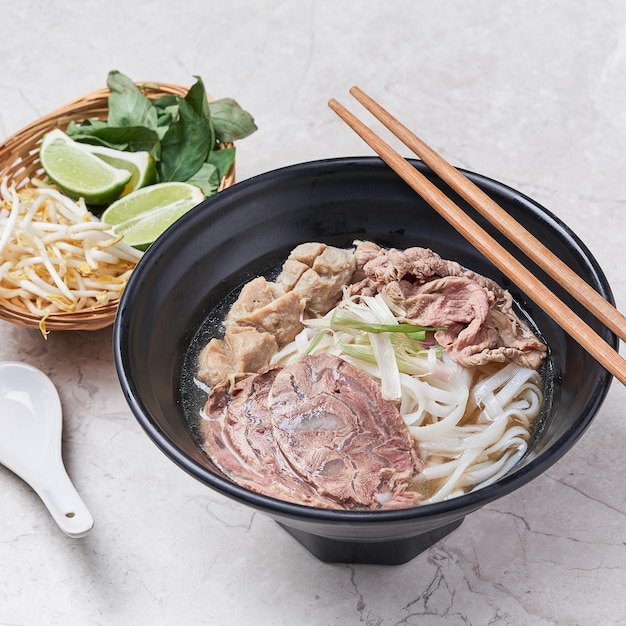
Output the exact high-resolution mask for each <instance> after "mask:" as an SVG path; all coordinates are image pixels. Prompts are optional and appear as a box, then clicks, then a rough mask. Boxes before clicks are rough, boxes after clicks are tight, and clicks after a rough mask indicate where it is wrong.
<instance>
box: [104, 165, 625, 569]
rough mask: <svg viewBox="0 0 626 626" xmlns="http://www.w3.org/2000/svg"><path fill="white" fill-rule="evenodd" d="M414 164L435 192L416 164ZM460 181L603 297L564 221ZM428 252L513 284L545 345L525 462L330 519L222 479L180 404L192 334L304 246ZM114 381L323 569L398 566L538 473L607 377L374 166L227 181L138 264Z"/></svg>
mask: <svg viewBox="0 0 626 626" xmlns="http://www.w3.org/2000/svg"><path fill="white" fill-rule="evenodd" d="M413 165H414V166H415V167H417V168H418V169H419V170H420V171H422V172H423V173H424V174H426V175H427V176H428V177H429V178H430V179H431V180H433V182H435V183H436V184H437V185H439V186H441V187H442V188H445V186H444V185H443V183H441V181H439V179H438V178H437V177H435V176H434V175H432V174H430V173H429V171H428V170H427V168H426V167H425V166H424V165H423V164H422V163H421V162H418V161H414V162H413ZM466 174H467V175H468V176H469V177H470V178H471V179H472V180H473V181H474V182H475V183H476V184H478V185H479V186H480V187H481V188H482V189H483V190H484V191H486V192H487V193H488V194H489V195H491V196H492V197H493V198H494V199H495V200H496V201H497V202H499V203H500V204H501V205H502V206H503V207H504V208H505V209H506V210H507V211H509V212H510V213H511V214H512V215H513V217H515V218H516V219H517V220H518V221H519V222H521V223H522V224H524V225H525V226H526V227H527V228H529V229H530V230H531V231H532V232H533V233H534V234H535V236H536V237H538V238H539V239H540V240H542V241H543V242H544V243H545V244H546V245H547V246H548V247H549V248H550V249H552V250H553V251H554V252H555V253H556V254H557V255H558V256H559V257H561V258H562V259H563V260H564V261H565V262H566V263H567V264H568V265H569V266H570V267H571V268H572V269H573V270H574V271H576V272H577V273H579V274H580V275H581V276H583V277H584V278H585V279H586V280H587V281H588V282H589V283H590V284H591V285H592V286H593V287H594V288H595V289H597V290H598V291H599V292H600V293H601V294H602V295H603V296H604V297H605V298H607V299H608V300H610V301H612V293H611V290H610V287H609V285H608V284H607V281H606V278H605V276H604V275H603V273H602V271H601V269H600V268H599V267H598V264H597V263H596V261H595V260H594V259H593V257H592V256H591V254H590V253H589V251H588V250H587V249H586V248H585V246H584V245H583V244H582V243H581V241H580V240H579V239H578V237H576V235H574V234H573V233H572V232H571V231H570V230H569V229H568V228H567V226H565V225H564V224H563V223H562V222H561V221H559V220H558V219H557V218H556V217H555V216H554V215H552V214H551V213H549V212H548V211H547V210H546V209H544V208H543V207H541V206H539V205H538V204H537V203H535V202H533V201H532V200H530V199H529V198H527V197H525V196H524V195H522V194H521V193H519V192H517V191H515V190H513V189H511V188H509V187H506V186H504V185H502V184H500V183H497V182H495V181H493V180H490V179H487V178H484V177H482V176H479V175H477V174H472V173H469V172H466ZM446 191H447V192H448V193H449V194H450V195H451V196H452V197H453V198H455V199H456V201H457V202H458V203H459V204H460V205H461V206H462V207H464V208H466V209H467V210H468V212H469V213H470V214H471V215H472V217H474V219H476V220H477V221H478V222H479V223H480V224H481V225H483V227H485V228H486V230H488V231H489V232H490V233H492V234H493V236H494V237H495V238H496V239H497V240H499V241H500V242H501V243H502V244H503V245H505V247H507V248H509V249H510V250H511V251H512V252H513V253H514V254H516V255H517V256H518V258H519V259H520V260H521V261H522V262H523V263H525V264H527V265H528V267H529V268H530V269H531V271H534V272H535V273H536V275H537V276H538V277H539V278H540V279H541V280H542V281H544V282H545V283H546V284H547V285H548V286H549V287H550V288H551V289H552V290H553V291H554V292H555V293H556V294H557V295H558V296H559V297H561V298H562V299H563V300H564V301H565V302H566V303H568V304H569V305H570V306H571V307H572V308H573V309H574V310H575V311H576V312H577V313H578V314H579V315H580V316H581V317H582V318H583V319H584V320H585V321H586V322H587V323H588V324H589V325H590V326H592V327H593V328H594V329H595V330H596V331H597V332H598V333H599V334H600V335H601V336H602V337H603V338H604V339H606V340H607V341H608V342H609V343H610V344H611V345H613V346H615V347H616V346H617V339H616V337H615V336H614V335H613V334H612V333H611V332H609V331H607V330H606V329H605V328H604V327H603V326H602V325H601V324H599V323H598V322H596V321H595V319H594V318H593V317H592V316H591V315H589V314H588V313H586V312H585V311H584V310H583V309H582V307H580V306H578V305H577V304H576V302H574V301H573V299H572V298H571V297H570V296H568V295H567V294H566V293H565V292H564V291H563V289H562V288H561V287H560V286H559V285H558V284H556V283H555V282H554V281H553V280H552V279H550V278H549V277H548V276H547V275H545V274H544V273H543V272H542V271H540V270H539V269H537V268H536V267H535V266H534V265H533V264H532V263H530V262H529V261H528V259H526V258H525V257H524V256H523V255H522V254H521V253H519V252H518V251H517V252H515V251H514V249H513V247H512V246H511V245H510V244H508V243H507V242H506V241H505V240H504V238H503V237H502V236H501V235H499V234H498V233H497V232H495V230H494V229H493V228H491V227H490V226H489V225H488V224H487V223H486V222H485V220H483V219H482V218H480V216H479V215H478V214H477V213H476V212H475V211H473V210H472V209H470V208H469V207H467V205H466V204H465V203H464V202H463V201H461V200H460V199H459V198H458V197H456V196H455V195H454V194H453V193H451V192H450V190H448V189H446ZM354 239H369V240H372V241H375V242H377V243H379V244H381V245H383V246H393V247H398V248H406V247H409V246H414V245H418V246H423V247H429V248H431V249H433V250H434V251H436V252H437V253H439V254H440V255H441V256H443V257H444V258H450V259H455V260H457V261H459V262H460V263H461V264H463V265H464V266H466V267H468V268H471V269H473V270H475V271H477V272H479V273H481V274H484V275H487V276H490V277H491V278H493V279H495V280H496V281H498V282H499V283H500V284H501V285H503V286H504V287H506V288H508V289H510V291H511V292H512V294H513V296H514V298H515V300H516V301H517V303H518V304H519V306H520V309H521V311H522V312H523V313H524V314H526V315H528V316H529V317H530V319H532V320H533V321H534V323H535V324H536V326H537V328H538V330H539V332H540V333H541V335H542V336H543V337H544V338H545V339H546V341H547V342H548V345H549V347H550V364H551V366H552V368H553V379H552V380H553V387H554V393H553V395H552V402H551V404H550V405H549V406H548V407H547V410H546V415H544V419H543V427H542V428H541V430H540V431H539V432H538V433H536V436H535V437H534V440H533V442H532V445H531V446H530V448H529V452H528V453H527V455H526V457H525V458H524V459H522V461H521V462H520V463H519V464H518V465H517V467H515V468H514V470H513V471H511V472H510V473H509V474H508V475H507V476H505V477H503V478H502V479H500V480H499V481H497V482H496V483H495V484H493V485H491V486H488V487H485V488H483V489H481V490H478V491H476V492H474V493H470V494H467V495H464V496H460V497H457V498H454V499H450V500H448V501H445V502H441V503H437V504H430V505H426V506H421V507H415V508H409V509H401V510H393V511H374V512H363V511H336V510H325V509H317V508H313V507H307V506H299V505H295V504H289V503H286V502H282V501H280V500H275V499H273V498H270V497H266V496H263V495H260V494H257V493H253V492H250V491H248V490H246V489H244V488H242V487H239V486H238V485H236V484H234V483H233V482H231V481H230V480H228V479H227V478H225V477H224V476H223V475H222V474H220V472H219V471H217V470H216V469H215V467H214V466H213V465H212V464H211V462H210V461H209V460H208V459H207V458H206V456H205V455H204V454H203V453H202V451H201V450H200V448H199V446H198V443H197V440H196V439H195V437H194V434H193V431H192V429H191V428H190V427H189V425H188V420H187V418H186V414H185V410H184V408H183V407H184V397H185V394H186V393H187V392H188V390H186V389H185V384H184V383H183V382H182V372H183V364H184V361H185V358H186V354H187V352H188V350H190V346H192V343H193V339H194V335H195V334H196V333H197V332H198V329H199V328H200V327H201V326H202V324H203V322H204V321H205V319H207V317H208V316H209V315H210V314H211V312H212V311H213V310H214V309H215V307H216V305H218V303H219V302H220V301H222V300H223V299H224V298H226V297H227V296H229V294H232V293H233V291H235V290H237V289H238V288H239V287H240V286H241V285H242V284H243V283H244V282H246V281H247V280H249V279H251V278H253V277H254V276H257V275H259V274H264V273H268V272H271V271H272V269H274V268H275V267H276V266H277V265H278V264H279V263H280V262H282V260H284V258H285V257H286V256H287V254H288V252H289V251H290V250H291V249H292V248H293V247H294V246H295V245H297V244H299V243H302V242H305V241H322V242H325V243H328V244H332V245H337V246H349V245H351V243H352V242H353V240H354ZM114 351H115V364H116V368H117V372H118V376H119V379H120V382H121V385H122V388H123V391H124V394H125V396H126V398H127V400H128V403H129V405H130V407H131V409H132V411H133V413H134V414H135V416H136V418H137V420H138V421H139V423H140V424H141V426H142V427H143V428H144V430H145V431H146V433H147V434H148V436H149V437H150V438H151V439H152V440H153V441H154V442H155V444H156V445H157V446H158V447H159V448H160V449H161V450H162V451H163V452H164V453H165V454H166V455H167V456H168V457H169V458H170V459H171V460H172V461H173V462H174V463H176V464H177V465H178V466H179V467H181V468H182V469H183V470H185V471H186V472H188V473H189V474H190V475H191V476H193V477H194V478H196V479H198V480H199V481H201V482H202V483H204V484H205V485H207V486H208V487H211V488H212V489H215V490H217V491H219V492H220V493H222V494H224V495H226V496H228V497H230V498H232V499H234V500H236V501H238V502H240V503H243V504H245V505H248V506H251V507H253V508H254V509H256V510H259V511H262V512H264V513H265V514H267V515H269V516H270V517H271V518H273V519H274V520H275V521H276V522H278V523H279V524H280V525H281V526H283V527H284V528H285V529H286V530H287V531H288V532H289V533H291V534H292V535H293V536H294V537H295V538H296V539H297V540H298V541H300V542H301V543H302V544H303V545H304V546H305V547H306V548H308V549H309V550H310V551H311V552H312V553H313V554H315V555H316V556H317V557H318V558H320V559H322V560H324V561H333V562H361V563H379V564H398V563H403V562H406V561H407V560H409V559H411V558H413V557H414V556H416V555H417V554H418V553H419V552H421V551H423V550H424V549H426V548H427V547H429V546H430V545H432V544H433V543H434V542H436V541H437V540H439V539H440V538H441V537H443V536H444V535H446V534H447V533H449V532H450V531H451V530H453V529H454V528H456V527H457V526H458V525H459V524H460V523H461V522H462V521H463V518H464V516H465V515H467V514H468V513H471V512H472V511H475V510H476V509H478V508H480V507H482V506H483V505H485V504H486V503H488V502H491V501H493V500H495V499H497V498H500V497H502V496H504V495H506V494H508V493H510V492H512V491H513V490H515V489H517V488H519V487H520V486H522V485H524V484H526V483H528V482H529V481H530V480H532V479H533V478H535V477H536V476H538V475H539V474H541V473H542V472H543V471H545V470H546V469H547V468H548V467H550V466H551V465H552V464H553V463H555V462H556V461H557V460H558V459H559V458H560V457H561V456H562V455H563V454H565V453H566V452H567V451H568V450H569V449H570V448H571V447H572V446H573V445H574V443H575V442H576V441H577V440H578V438H579V437H580V436H581V435H582V433H583V432H584V431H585V429H586V428H587V427H588V426H589V424H590V423H591V421H592V419H593V418H594V416H595V414H596V413H597V411H598V409H599V407H600V405H601V403H602V401H603V400H604V398H605V396H606V393H607V391H608V389H609V386H610V383H611V380H612V377H611V375H610V374H608V373H607V372H606V371H605V370H604V369H603V368H602V367H601V366H600V365H598V363H597V362H596V361H595V360H594V359H593V358H591V357H590V356H589V355H588V354H587V353H586V352H585V351H584V350H583V349H582V348H581V347H580V346H579V345H578V344H577V343H576V342H575V341H573V340H572V339H571V338H570V337H569V336H568V335H567V334H566V333H565V332H564V331H563V330H561V328H559V326H557V325H556V324H555V323H554V322H553V321H552V320H551V319H550V318H549V317H547V316H546V315H545V314H544V313H543V312H542V311H541V310H540V309H539V308H538V307H537V306H536V305H535V304H534V303H533V302H532V301H531V300H529V299H528V298H527V297H526V296H525V295H524V294H522V293H520V292H519V290H517V289H516V288H515V287H513V286H512V285H511V283H510V281H509V280H508V279H507V278H505V277H504V276H503V275H502V274H501V273H500V272H499V271H498V270H497V269H495V268H494V267H493V266H492V265H491V264H490V263H489V262H488V261H487V260H486V259H485V258H484V257H483V256H482V255H481V254H480V253H479V252H477V251H476V250H475V249H474V248H473V247H472V246H471V245H470V244H468V243H467V242H466V241H465V240H464V239H463V238H462V237H461V236H460V235H459V234H458V233H457V232H456V231H455V230H454V229H453V228H452V227H450V226H449V225H448V224H447V223H446V222H445V221H444V220H443V219H441V218H440V217H439V216H438V215H437V214H436V213H435V211H434V210H432V209H431V208H430V207H429V206H428V205H427V204H426V203H425V202H424V201H422V199H421V198H419V197H418V196H417V195H416V194H415V193H414V192H413V191H412V190H410V189H409V187H408V186H407V185H406V184H405V183H404V182H403V181H402V180H401V179H400V178H398V176H397V175H396V174H394V173H393V172H392V171H391V170H390V169H389V168H388V167H387V166H386V165H384V164H383V163H382V162H381V161H380V160H379V159H377V158H370V157H358V158H343V159H330V160H324V161H317V162H311V163H303V164H299V165H294V166H291V167H286V168H283V169H279V170H276V171H272V172H269V173H266V174H262V175H260V176H257V177H255V178H251V179H249V180H246V181H244V182H242V183H239V184H237V185H235V186H234V187H231V188H229V189H227V190H225V191H222V192H220V193H219V194H217V196H214V197H213V198H211V199H208V200H206V201H205V202H203V203H202V204H200V205H199V206H197V207H196V208H194V209H193V210H192V211H190V212H189V213H187V214H186V215H185V216H183V217H182V218H181V219H180V220H178V221H177V222H176V223H175V224H174V225H173V226H172V227H171V228H170V229H168V231H167V232H166V233H165V234H164V235H163V236H161V237H160V238H159V239H158V240H157V242H156V243H155V244H154V245H152V246H151V247H150V249H149V250H148V251H147V253H146V254H145V256H144V258H143V259H142V260H141V261H140V263H139V264H138V266H137V268H136V269H135V270H134V272H133V274H132V277H131V279H130V282H129V284H128V286H127V287H126V290H125V292H124V296H123V298H122V301H121V303H120V307H119V312H118V315H117V319H116V322H115V328H114Z"/></svg>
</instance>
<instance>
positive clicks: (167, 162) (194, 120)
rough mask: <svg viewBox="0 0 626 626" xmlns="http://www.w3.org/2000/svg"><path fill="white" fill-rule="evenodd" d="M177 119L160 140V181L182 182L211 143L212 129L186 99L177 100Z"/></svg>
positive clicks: (203, 159)
mask: <svg viewBox="0 0 626 626" xmlns="http://www.w3.org/2000/svg"><path fill="white" fill-rule="evenodd" d="M178 113H179V115H178V119H177V120H176V121H175V122H173V123H172V125H171V126H170V127H169V129H168V130H167V132H166V133H165V135H164V136H163V139H162V140H161V161H160V163H159V174H160V180H161V181H163V182H165V181H169V180H180V181H185V180H187V179H188V178H189V177H190V176H193V174H195V173H196V172H197V171H198V170H199V169H200V166H201V165H202V163H204V161H205V159H206V158H207V155H208V154H209V150H210V149H211V146H212V145H213V143H214V141H215V140H214V135H213V129H212V128H211V124H210V122H209V120H208V119H207V118H206V117H205V115H204V114H203V113H202V112H200V113H198V112H197V111H196V109H194V106H193V105H192V104H191V103H190V102H189V100H188V99H187V98H185V99H184V100H181V102H180V107H179V111H178Z"/></svg>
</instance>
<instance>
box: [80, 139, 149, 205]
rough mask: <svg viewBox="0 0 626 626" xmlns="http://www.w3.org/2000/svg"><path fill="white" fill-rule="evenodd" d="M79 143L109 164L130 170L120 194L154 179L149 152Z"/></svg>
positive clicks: (138, 187)
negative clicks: (127, 150)
mask: <svg viewBox="0 0 626 626" xmlns="http://www.w3.org/2000/svg"><path fill="white" fill-rule="evenodd" d="M81 145H83V146H84V148H85V150H87V151H89V152H91V154H95V155H96V156H97V157H99V158H100V159H102V160H103V161H105V162H107V163H108V164H109V165H112V166H113V167H116V168H117V169H120V170H128V171H129V172H130V180H129V181H128V182H127V183H126V186H125V187H124V190H123V191H122V194H121V195H122V196H125V195H127V194H129V193H131V192H132V191H135V190H137V189H141V187H146V186H147V185H151V184H152V183H153V182H154V181H155V180H156V171H157V170H156V163H155V162H154V159H153V158H152V157H151V156H150V153H149V152H126V151H122V150H114V149H113V148H107V147H105V146H92V145H89V144H81Z"/></svg>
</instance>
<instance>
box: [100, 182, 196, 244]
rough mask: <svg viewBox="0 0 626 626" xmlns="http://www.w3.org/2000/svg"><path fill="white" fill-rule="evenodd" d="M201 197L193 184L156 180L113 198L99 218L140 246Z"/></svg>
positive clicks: (148, 241)
mask: <svg viewBox="0 0 626 626" xmlns="http://www.w3.org/2000/svg"><path fill="white" fill-rule="evenodd" d="M202 200H204V194H203V193H202V190H201V189H200V188H199V187H196V186H195V185H190V184H188V183H179V182H168V183H157V184H155V185H150V186H149V187H143V188H142V189H138V190H137V191H133V192H132V193H129V194H128V195H127V196H123V197H122V198H120V199H119V200H116V201H115V202H113V204H111V206H109V208H108V209H106V210H105V211H104V213H103V214H102V216H101V217H100V219H101V220H102V221H103V222H104V223H106V224H109V225H110V226H112V227H113V231H114V232H115V233H117V234H118V235H124V241H125V242H126V243H128V244H129V245H131V246H136V247H142V248H143V247H147V246H149V245H150V244H151V243H152V242H153V241H154V240H155V239H156V238H157V237H158V236H159V235H161V234H162V233H163V232H164V231H165V230H166V229H167V228H169V227H170V226H171V225H172V224H173V223H174V222H175V221H176V220H177V219H178V218H179V217H181V215H184V214H185V213H187V211H189V210H190V209H192V208H193V207H194V206H196V204H199V203H200V202H202Z"/></svg>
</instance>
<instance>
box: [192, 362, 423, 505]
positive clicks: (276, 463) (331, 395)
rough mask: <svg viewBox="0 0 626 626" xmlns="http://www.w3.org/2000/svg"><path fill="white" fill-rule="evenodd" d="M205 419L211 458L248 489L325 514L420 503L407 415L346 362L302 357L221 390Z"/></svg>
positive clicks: (418, 466) (211, 401) (214, 394)
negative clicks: (412, 488) (320, 509)
mask: <svg viewBox="0 0 626 626" xmlns="http://www.w3.org/2000/svg"><path fill="white" fill-rule="evenodd" d="M205 413H206V419H205V420H203V422H202V426H201V432H202V435H203V440H204V449H205V451H206V452H207V454H208V455H209V457H210V458H211V459H212V460H213V461H214V462H215V464H216V465H217V466H218V467H219V468H220V469H221V470H222V471H223V472H224V473H225V474H226V475H228V476H229V477H230V478H231V479H232V480H234V481H235V482H237V483H239V484H241V485H243V486H246V487H247V488H250V489H252V490H255V491H257V492H260V493H264V494H266V495H269V496H272V497H276V498H279V499H283V500H287V501H290V502H298V503H301V504H309V505H313V506H318V507H325V508H340V509H377V508H381V507H384V508H397V507H400V506H402V507H404V506H412V505H414V504H417V503H418V502H419V500H420V496H419V494H417V493H416V492H413V491H410V490H408V489H407V488H408V486H409V481H410V479H411V477H412V476H413V475H414V474H416V473H417V472H420V471H421V470H422V468H423V465H422V462H421V460H420V457H419V454H418V451H417V447H416V444H415V441H414V439H413V438H412V436H411V435H410V433H409V431H408V429H407V427H406V425H405V424H404V422H403V420H402V418H401V416H400V414H399V413H398V412H397V410H396V409H395V407H394V405H393V404H392V403H390V402H388V401H386V400H383V399H382V396H381V394H380V389H379V387H378V385H377V384H376V383H375V382H374V381H373V380H372V379H370V378H369V377H368V376H367V374H365V373H364V372H362V371H361V370H359V369H357V368H355V367H354V366H352V365H350V364H349V363H347V362H346V361H343V360H342V359H339V358H338V357H335V356H332V355H328V354H320V355H314V356H307V357H302V358H301V359H299V360H298V361H296V362H294V363H292V364H291V365H288V366H285V367H279V366H271V367H267V368H264V369H263V370H261V371H260V372H259V373H257V374H249V375H247V376H245V377H243V378H242V379H241V380H240V381H238V382H237V383H236V384H235V385H234V386H232V387H230V386H229V384H228V383H222V384H220V385H218V386H216V387H215V388H214V389H213V390H212V392H211V394H210V395H209V399H208V401H207V404H206V407H205Z"/></svg>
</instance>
